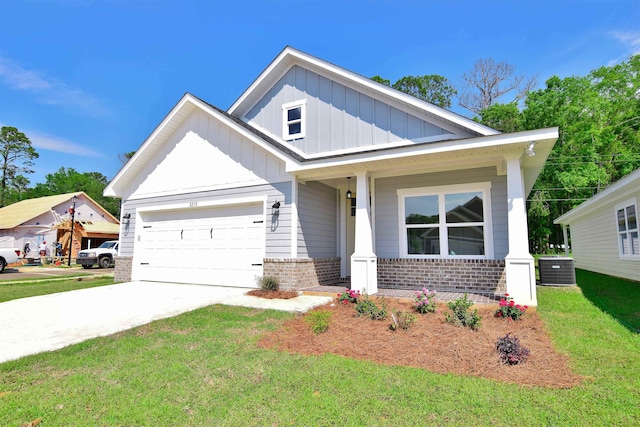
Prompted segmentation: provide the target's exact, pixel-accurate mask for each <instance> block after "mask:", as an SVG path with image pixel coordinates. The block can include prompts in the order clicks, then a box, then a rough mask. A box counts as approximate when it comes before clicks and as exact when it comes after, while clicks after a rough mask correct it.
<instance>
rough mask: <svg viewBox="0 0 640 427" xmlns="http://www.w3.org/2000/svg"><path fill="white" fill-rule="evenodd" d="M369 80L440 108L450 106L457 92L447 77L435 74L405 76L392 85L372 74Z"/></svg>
mask: <svg viewBox="0 0 640 427" xmlns="http://www.w3.org/2000/svg"><path fill="white" fill-rule="evenodd" d="M371 80H373V81H376V82H378V83H381V84H383V85H385V86H390V87H392V88H394V89H397V90H399V91H401V92H404V93H408V94H409V95H412V96H415V97H416V98H418V99H422V100H423V101H427V102H429V103H431V104H434V105H437V106H439V107H442V108H450V107H451V100H452V99H453V97H454V96H455V95H456V94H457V91H456V89H455V88H454V87H453V85H451V83H450V82H449V79H447V78H446V77H443V76H439V75H437V74H428V75H424V76H405V77H402V78H401V79H399V80H398V81H397V82H395V83H394V84H393V85H392V84H391V82H390V81H389V80H387V79H384V78H382V77H380V76H373V77H371Z"/></svg>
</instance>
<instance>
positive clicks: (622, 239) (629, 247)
mask: <svg viewBox="0 0 640 427" xmlns="http://www.w3.org/2000/svg"><path fill="white" fill-rule="evenodd" d="M616 223H617V224H618V250H619V252H620V257H621V258H640V239H639V238H638V203H637V201H636V199H635V198H634V199H631V200H627V201H626V202H624V203H621V204H619V205H618V206H616Z"/></svg>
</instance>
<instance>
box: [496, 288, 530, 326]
mask: <svg viewBox="0 0 640 427" xmlns="http://www.w3.org/2000/svg"><path fill="white" fill-rule="evenodd" d="M528 308H529V306H526V305H520V304H516V303H515V301H513V298H511V297H510V296H509V294H504V298H501V299H500V307H498V309H497V310H496V314H495V316H496V317H502V318H503V319H510V320H519V319H520V318H521V317H522V316H524V312H525V311H527V309H528Z"/></svg>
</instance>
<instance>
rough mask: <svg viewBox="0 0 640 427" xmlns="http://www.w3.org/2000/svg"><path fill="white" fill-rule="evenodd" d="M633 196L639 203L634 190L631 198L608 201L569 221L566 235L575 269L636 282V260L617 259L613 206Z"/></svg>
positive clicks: (639, 273) (638, 277)
mask: <svg viewBox="0 0 640 427" xmlns="http://www.w3.org/2000/svg"><path fill="white" fill-rule="evenodd" d="M634 196H635V197H636V199H637V200H638V201H639V202H640V190H638V191H636V192H635V193H634V194H633V195H631V196H630V195H628V194H626V195H624V196H621V197H617V198H613V199H608V200H607V201H606V202H603V203H601V204H600V205H599V207H598V208H597V209H593V210H591V211H590V212H589V213H588V214H586V215H582V216H581V217H579V218H576V219H573V220H571V223H570V225H569V232H570V234H571V250H572V255H573V259H574V265H575V267H576V268H580V269H584V270H589V271H594V272H596V273H602V274H607V275H610V276H616V277H624V278H627V279H631V280H638V281H640V260H638V259H621V258H620V253H619V248H618V224H617V222H616V211H615V207H616V205H617V204H619V203H622V202H624V201H626V200H628V199H629V198H631V197H634Z"/></svg>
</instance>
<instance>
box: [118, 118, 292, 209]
mask: <svg viewBox="0 0 640 427" xmlns="http://www.w3.org/2000/svg"><path fill="white" fill-rule="evenodd" d="M289 179H290V177H289V176H288V174H287V173H286V171H285V164H284V162H283V161H282V160H280V159H278V158H277V157H275V156H274V155H272V154H270V153H268V152H267V151H266V150H265V149H263V148H261V147H260V146H258V145H256V144H255V143H254V142H253V141H250V140H248V139H247V138H245V137H244V136H242V135H241V134H240V133H238V132H237V131H235V130H234V129H232V128H231V127H229V126H227V124H225V123H223V122H221V121H219V120H218V119H217V118H216V117H213V116H212V115H210V114H209V113H208V112H206V111H203V110H201V109H198V108H196V109H195V110H194V111H193V112H192V113H191V114H190V115H189V116H188V117H187V118H186V119H185V120H184V122H183V123H182V124H181V125H180V126H179V127H178V128H177V129H176V130H175V131H174V132H173V134H172V135H171V136H170V137H169V139H168V140H167V142H166V143H165V144H163V146H162V148H161V149H160V150H159V151H158V152H156V153H154V154H153V155H152V156H151V158H149V159H148V160H147V162H146V166H145V168H143V170H142V171H140V173H138V174H137V180H136V181H134V182H133V183H132V184H131V186H130V188H132V191H131V194H125V195H124V196H123V199H135V198H147V197H154V196H162V195H169V194H173V193H176V192H180V193H190V192H201V191H207V190H212V189H223V188H233V187H239V186H251V185H260V184H266V183H269V182H282V181H285V180H289Z"/></svg>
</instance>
